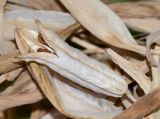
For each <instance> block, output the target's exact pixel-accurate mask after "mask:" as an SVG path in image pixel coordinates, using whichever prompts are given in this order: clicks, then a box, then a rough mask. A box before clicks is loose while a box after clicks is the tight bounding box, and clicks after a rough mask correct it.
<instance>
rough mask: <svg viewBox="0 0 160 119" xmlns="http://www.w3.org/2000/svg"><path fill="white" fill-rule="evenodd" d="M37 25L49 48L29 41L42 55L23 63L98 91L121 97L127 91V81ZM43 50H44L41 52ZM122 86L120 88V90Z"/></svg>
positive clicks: (28, 58) (29, 58)
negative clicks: (39, 67)
mask: <svg viewBox="0 0 160 119" xmlns="http://www.w3.org/2000/svg"><path fill="white" fill-rule="evenodd" d="M37 24H38V27H39V30H40V33H41V35H42V37H43V39H44V42H45V43H47V45H48V46H49V47H47V46H44V45H42V44H40V43H39V44H38V43H37V44H36V42H35V41H31V40H30V41H26V42H27V43H28V45H30V47H31V48H32V49H33V50H34V51H35V52H40V53H36V54H29V55H26V56H23V57H21V59H22V60H25V61H27V62H28V61H36V62H38V63H41V64H45V65H47V66H48V67H50V68H51V69H52V70H54V71H56V72H58V73H60V74H61V75H63V76H65V77H67V78H69V79H70V80H72V81H74V82H76V83H78V84H80V85H82V86H84V87H87V88H89V89H91V90H93V91H95V92H99V93H102V94H107V95H108V94H109V95H112V96H121V95H122V94H123V93H124V92H125V91H126V83H125V81H124V79H123V78H121V77H120V76H119V75H118V74H116V73H114V72H113V71H112V70H111V69H110V68H109V67H107V66H105V65H103V64H102V63H100V62H98V61H96V60H94V59H91V58H89V57H87V56H86V55H84V54H83V53H82V52H80V51H78V50H76V49H74V48H72V47H70V46H69V45H67V44H66V43H65V42H64V41H62V40H61V39H60V38H59V37H58V36H57V35H56V34H54V33H52V32H51V31H49V30H47V29H46V28H44V27H43V26H42V25H41V24H40V23H39V22H37ZM25 32H27V31H22V32H21V34H24V33H25ZM22 37H23V36H22ZM27 40H28V39H27ZM53 40H54V41H53ZM31 44H32V45H31ZM50 48H51V49H50ZM40 49H42V52H41V51H40ZM43 49H44V50H43ZM45 51H46V52H45ZM44 57H47V59H46V58H45V59H44ZM36 59H37V60H36ZM82 59H83V60H82ZM68 60H71V61H72V62H71V64H69V62H68ZM84 61H85V62H84ZM73 66H74V67H75V68H76V69H75V68H74V70H73ZM80 69H83V70H80ZM91 72H92V73H91ZM94 77H95V79H94ZM99 77H101V78H99ZM119 85H121V88H120V89H118V90H117V88H118V87H119Z"/></svg>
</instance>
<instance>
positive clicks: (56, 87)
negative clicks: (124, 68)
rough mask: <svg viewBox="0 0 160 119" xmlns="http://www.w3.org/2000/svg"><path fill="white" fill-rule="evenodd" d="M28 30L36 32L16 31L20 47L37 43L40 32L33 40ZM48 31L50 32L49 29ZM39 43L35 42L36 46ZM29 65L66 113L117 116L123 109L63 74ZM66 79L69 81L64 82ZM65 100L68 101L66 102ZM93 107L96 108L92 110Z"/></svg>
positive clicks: (47, 93)
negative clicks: (62, 76)
mask: <svg viewBox="0 0 160 119" xmlns="http://www.w3.org/2000/svg"><path fill="white" fill-rule="evenodd" d="M39 25H40V23H39ZM39 27H40V30H41V29H42V30H46V31H47V29H44V28H43V26H42V25H40V26H39ZM26 32H28V34H29V33H30V35H31V33H34V32H33V31H26V30H18V31H17V32H16V33H17V34H16V35H17V43H18V44H19V45H18V46H19V48H20V49H21V48H22V47H21V46H22V45H21V44H20V43H21V42H26V43H27V44H28V45H29V47H31V46H30V43H33V42H34V43H36V40H37V38H38V36H37V35H38V33H37V35H36V36H37V37H34V36H33V37H32V40H31V37H30V39H29V38H27V36H28V35H26V34H25V33H26ZM41 32H42V31H41ZM47 32H49V31H47ZM34 34H35V33H34ZM34 34H32V35H34ZM25 35H26V36H25ZM44 35H45V34H44ZM33 38H36V39H33ZM44 41H45V40H44ZM38 42H39V41H38V40H37V44H38ZM48 42H49V41H48ZM62 42H64V41H62ZM37 44H35V46H36V45H37ZM39 44H40V43H39ZM41 46H43V45H42V44H41ZM38 47H40V46H38ZM23 48H24V47H23ZM46 48H47V46H46ZM66 48H67V47H66ZM31 49H32V51H34V52H35V51H36V52H37V50H35V48H34V47H31ZM24 50H25V49H24ZM21 52H24V51H21ZM57 53H58V52H57ZM57 55H59V54H57ZM29 67H30V68H29V69H30V71H31V73H33V76H34V77H35V79H36V81H37V82H38V84H39V85H40V87H41V89H42V91H43V92H44V93H45V94H46V96H47V97H48V98H49V99H50V101H51V102H52V104H53V105H54V106H55V107H56V108H57V109H58V110H59V111H60V112H62V113H64V114H66V115H68V116H70V117H78V118H80V117H81V118H84V117H87V118H112V117H113V116H115V115H116V114H117V113H119V112H120V111H121V109H119V108H117V107H115V106H114V105H113V104H112V103H111V102H109V101H107V100H105V99H103V98H102V97H99V96H98V95H97V96H96V94H94V93H93V92H91V94H90V93H89V92H90V91H86V90H85V89H83V88H82V87H79V86H77V85H75V84H73V83H71V84H70V83H69V84H68V83H67V82H68V81H67V79H61V78H60V77H61V76H58V77H56V76H57V75H55V73H54V74H52V73H51V71H49V70H48V69H45V70H43V68H42V67H40V66H38V65H37V64H34V63H31V64H30V66H29ZM42 71H43V72H42ZM44 72H45V74H47V76H45V74H44ZM52 72H53V71H52ZM37 73H38V74H37ZM39 73H41V74H40V75H41V77H39ZM50 73H51V74H50ZM52 75H53V76H52ZM42 77H46V79H45V81H43V80H44V79H41V78H42ZM47 77H48V78H47ZM65 80H66V81H67V82H64V81H65ZM47 82H48V83H47ZM50 82H52V83H50ZM49 87H50V88H49ZM87 88H88V87H87ZM47 90H48V91H47ZM53 94H54V95H53ZM51 95H52V96H51ZM101 98H102V99H101ZM64 102H67V103H64ZM88 102H89V103H88ZM93 104H94V105H93ZM99 104H102V105H103V107H101V105H99ZM79 106H81V109H79V108H77V107H79ZM105 106H106V107H105ZM73 107H75V108H73ZM93 108H94V110H92V109H93ZM88 110H90V112H87V111H88ZM86 112H87V113H86ZM100 113H101V114H100ZM99 114H100V115H99Z"/></svg>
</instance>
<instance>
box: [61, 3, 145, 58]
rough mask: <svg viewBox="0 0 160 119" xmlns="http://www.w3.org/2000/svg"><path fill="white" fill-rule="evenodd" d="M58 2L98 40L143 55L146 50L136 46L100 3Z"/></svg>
mask: <svg viewBox="0 0 160 119" xmlns="http://www.w3.org/2000/svg"><path fill="white" fill-rule="evenodd" d="M60 1H61V3H62V4H63V5H64V6H65V7H66V8H67V9H68V10H69V11H70V12H71V14H72V15H73V16H74V17H75V18H76V19H77V20H78V21H79V22H80V23H81V24H82V25H83V26H84V27H85V28H87V29H88V30H89V31H90V32H91V33H93V34H94V35H95V36H96V37H98V38H99V39H100V40H102V41H104V42H106V43H108V44H111V45H113V46H116V47H119V48H123V49H127V50H131V51H134V52H137V53H140V54H143V55H145V53H146V48H145V47H142V46H139V45H137V43H136V41H135V40H134V39H133V37H132V36H131V34H130V33H129V31H128V29H127V28H126V26H125V24H124V23H123V21H122V20H121V19H120V18H119V17H118V16H117V15H116V14H115V13H114V12H113V11H112V10H111V9H110V8H108V7H107V6H106V5H105V4H103V3H102V2H101V1H99V0H87V1H86V0H76V1H75V0H60ZM82 9H83V11H82ZM84 11H85V12H84Z"/></svg>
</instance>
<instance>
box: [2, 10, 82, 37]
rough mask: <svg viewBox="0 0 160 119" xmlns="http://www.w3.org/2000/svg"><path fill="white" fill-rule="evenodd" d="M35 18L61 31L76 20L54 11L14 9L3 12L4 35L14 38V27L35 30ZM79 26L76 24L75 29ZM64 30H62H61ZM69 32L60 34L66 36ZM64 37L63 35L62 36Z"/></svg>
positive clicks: (48, 26) (52, 28) (54, 29)
mask: <svg viewBox="0 0 160 119" xmlns="http://www.w3.org/2000/svg"><path fill="white" fill-rule="evenodd" d="M35 19H39V20H41V21H42V23H43V24H44V25H45V26H46V27H47V28H50V29H51V30H53V31H55V32H58V33H61V31H63V30H66V29H67V28H68V27H70V26H72V25H74V24H76V21H75V19H74V18H73V17H71V15H69V14H67V13H62V12H56V11H44V10H36V11H35V10H14V11H9V12H6V13H5V14H4V20H5V22H4V28H5V29H4V30H5V32H4V37H5V39H7V40H13V39H14V29H15V28H27V29H32V30H36V25H35V23H34V20H35ZM77 27H79V26H76V27H75V28H74V29H76V28H77ZM63 32H64V31H63ZM70 33H71V32H67V33H66V34H64V33H63V34H61V35H62V36H63V35H65V36H67V35H68V34H70ZM63 37H64V36H63Z"/></svg>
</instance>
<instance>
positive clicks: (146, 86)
mask: <svg viewBox="0 0 160 119" xmlns="http://www.w3.org/2000/svg"><path fill="white" fill-rule="evenodd" d="M107 53H108V54H109V56H110V57H111V59H112V60H113V61H114V62H115V63H116V64H117V65H119V66H120V67H121V68H122V69H123V70H124V71H125V72H127V73H128V74H129V75H130V76H131V77H132V78H133V79H134V80H135V81H136V82H137V83H138V84H139V85H140V87H141V88H142V89H143V90H144V92H145V93H149V92H150V91H151V81H150V79H149V78H148V77H147V76H146V75H145V74H144V73H143V72H142V71H140V70H138V68H137V67H136V66H135V65H134V64H132V63H131V62H129V61H127V60H126V59H124V58H123V57H121V56H120V55H118V54H117V53H116V52H114V51H113V50H111V49H107Z"/></svg>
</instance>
